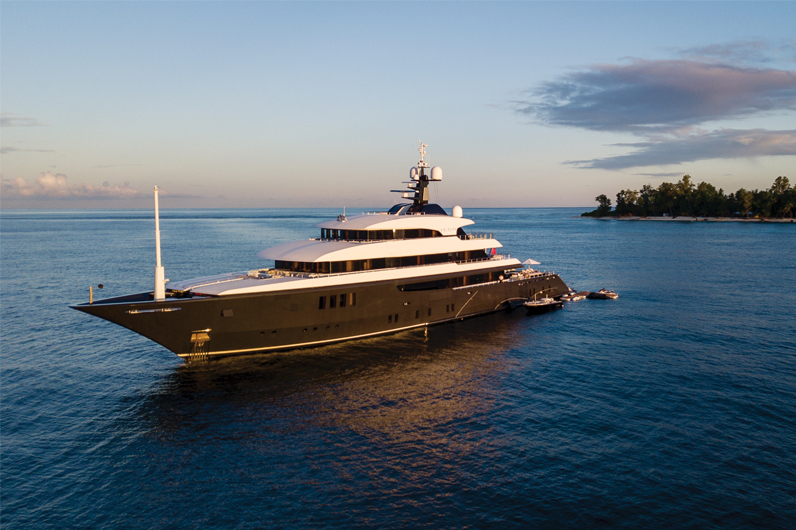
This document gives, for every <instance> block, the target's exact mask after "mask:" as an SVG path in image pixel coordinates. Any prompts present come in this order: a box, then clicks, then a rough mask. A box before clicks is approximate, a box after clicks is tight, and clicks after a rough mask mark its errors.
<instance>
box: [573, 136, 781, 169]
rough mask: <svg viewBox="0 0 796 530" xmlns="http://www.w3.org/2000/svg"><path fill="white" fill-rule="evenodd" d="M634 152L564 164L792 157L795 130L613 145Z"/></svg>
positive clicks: (629, 164)
mask: <svg viewBox="0 0 796 530" xmlns="http://www.w3.org/2000/svg"><path fill="white" fill-rule="evenodd" d="M616 145H620V146H626V147H632V148H635V149H636V150H635V151H633V152H631V153H629V154H626V155H619V156H611V157H607V158H594V159H591V160H572V161H568V162H565V163H566V164H571V165H574V166H576V167H579V168H587V169H625V168H630V167H642V166H666V165H672V164H681V163H683V162H696V161H697V160H708V159H713V158H754V157H758V156H781V155H794V154H796V130H791V131H767V130H764V129H754V130H734V129H721V130H718V131H713V132H709V133H701V134H695V135H690V136H683V137H679V138H671V139H659V140H656V141H648V142H637V143H630V144H616Z"/></svg>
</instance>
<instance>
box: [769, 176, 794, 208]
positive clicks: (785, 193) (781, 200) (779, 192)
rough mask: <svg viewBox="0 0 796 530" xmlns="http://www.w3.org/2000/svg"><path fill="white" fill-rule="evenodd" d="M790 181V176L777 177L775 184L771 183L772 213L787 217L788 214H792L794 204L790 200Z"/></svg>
mask: <svg viewBox="0 0 796 530" xmlns="http://www.w3.org/2000/svg"><path fill="white" fill-rule="evenodd" d="M790 190H791V187H790V182H789V181H788V177H782V176H780V177H777V180H775V181H774V184H772V185H771V189H769V193H771V195H772V196H773V198H774V200H773V203H774V204H773V206H772V212H771V213H772V215H775V216H777V217H785V216H786V215H790V212H791V210H793V206H794V205H793V204H792V203H791V202H790V200H789V198H790V195H791V194H790V193H789V192H790Z"/></svg>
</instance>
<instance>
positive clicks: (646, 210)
mask: <svg viewBox="0 0 796 530" xmlns="http://www.w3.org/2000/svg"><path fill="white" fill-rule="evenodd" d="M654 193H655V190H654V189H653V188H652V186H650V185H649V184H644V185H643V186H641V191H640V192H639V194H638V201H636V204H637V208H638V214H639V215H650V212H652V196H653V194H654Z"/></svg>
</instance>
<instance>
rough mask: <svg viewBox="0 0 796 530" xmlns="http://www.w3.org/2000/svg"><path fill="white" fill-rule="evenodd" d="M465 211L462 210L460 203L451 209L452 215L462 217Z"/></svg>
mask: <svg viewBox="0 0 796 530" xmlns="http://www.w3.org/2000/svg"><path fill="white" fill-rule="evenodd" d="M463 213H464V212H462V207H461V206H458V205H457V206H454V207H453V209H452V210H451V215H452V216H453V217H461V216H462V214H463Z"/></svg>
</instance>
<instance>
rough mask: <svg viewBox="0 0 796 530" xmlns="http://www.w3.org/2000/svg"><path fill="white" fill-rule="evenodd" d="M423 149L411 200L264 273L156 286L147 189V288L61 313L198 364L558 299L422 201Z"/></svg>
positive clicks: (343, 225) (336, 227)
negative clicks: (120, 330) (103, 323)
mask: <svg viewBox="0 0 796 530" xmlns="http://www.w3.org/2000/svg"><path fill="white" fill-rule="evenodd" d="M426 147H427V146H426V145H425V144H422V143H421V144H420V149H419V150H420V162H419V163H418V164H417V166H416V167H413V168H411V170H410V174H409V176H410V180H409V181H408V182H406V184H407V185H408V186H407V189H406V190H399V192H400V193H401V194H402V197H403V198H406V199H412V202H405V203H400V204H397V205H395V206H393V207H392V208H390V209H389V210H388V211H384V212H379V213H375V214H363V215H358V216H346V215H340V216H339V217H337V219H333V220H330V221H326V222H322V223H320V224H318V225H316V226H317V228H319V229H320V234H319V237H317V238H313V239H309V240H302V241H295V242H292V243H286V244H282V245H277V246H275V247H271V248H268V249H266V250H263V251H262V252H260V253H259V254H257V255H258V256H259V257H260V258H265V259H268V260H273V262H274V266H273V267H270V268H262V269H257V270H252V271H244V272H236V273H228V274H220V275H216V276H208V277H202V278H194V279H190V280H183V281H175V282H170V283H166V282H167V280H165V279H164V278H165V273H164V269H163V266H162V265H161V259H160V225H159V213H158V195H157V193H158V192H157V188H155V220H156V223H155V234H156V237H155V242H156V258H157V259H156V266H155V286H154V290H153V291H148V292H143V293H138V294H132V295H128V296H121V297H117V298H110V299H105V300H98V301H95V300H93V299H90V301H89V303H83V304H78V305H73V306H71V307H73V308H74V309H77V310H79V311H83V312H85V313H89V314H91V315H94V316H97V317H99V318H103V319H105V320H109V321H110V322H113V323H115V324H118V325H120V326H123V327H125V328H128V329H130V330H132V331H134V332H136V333H139V334H141V335H143V336H145V337H147V338H149V339H151V340H153V341H155V342H157V343H158V344H161V345H162V346H164V347H166V348H168V349H169V350H171V351H172V352H174V353H176V354H177V355H179V356H180V357H183V358H188V359H198V358H206V357H208V356H221V355H231V354H245V353H251V352H267V351H278V350H288V349H294V348H303V347H310V346H316V345H321V344H328V343H333V342H338V341H343V340H349V339H358V338H362V337H372V336H376V335H382V334H387V333H394V332H397V331H401V330H407V329H412V328H420V327H425V326H429V325H433V324H441V323H445V322H452V321H457V320H463V319H464V318H468V317H474V316H477V315H484V314H487V313H493V312H496V311H500V310H503V309H507V308H511V307H514V306H516V305H519V304H521V303H523V302H524V301H526V300H528V299H531V298H534V297H535V296H536V295H537V294H540V293H543V292H544V293H546V294H547V296H558V295H561V294H563V293H566V292H567V291H568V290H569V289H568V288H567V286H566V284H565V283H564V282H563V281H562V280H561V278H560V277H559V276H558V275H556V274H555V273H552V272H537V271H533V270H526V269H522V268H521V264H520V262H519V261H518V260H517V259H514V258H511V257H510V256H507V255H503V254H498V253H497V250H496V249H498V248H501V247H502V245H501V244H500V243H499V242H498V241H497V240H496V239H495V238H494V237H493V236H492V234H477V233H473V232H467V231H465V228H466V227H469V226H471V225H473V224H474V223H473V221H471V220H469V219H465V218H464V217H463V216H462V209H461V208H460V207H458V206H454V207H453V209H452V211H451V214H450V215H449V214H448V213H447V212H446V211H445V210H444V209H443V208H441V207H440V206H439V205H437V204H432V203H429V190H428V186H429V184H430V183H431V182H436V181H441V180H442V170H441V169H440V168H439V167H433V168H430V167H429V165H428V164H427V163H426V162H425V154H426V152H425V148H426Z"/></svg>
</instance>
